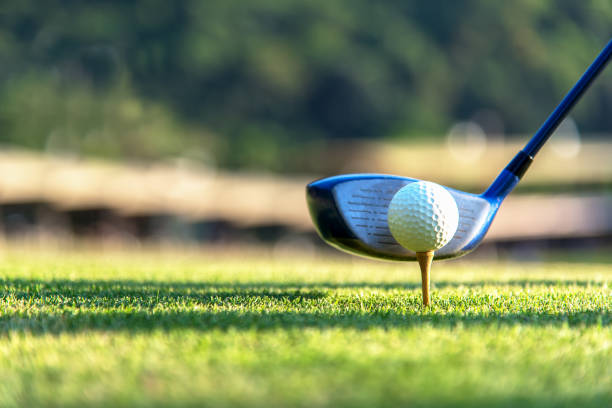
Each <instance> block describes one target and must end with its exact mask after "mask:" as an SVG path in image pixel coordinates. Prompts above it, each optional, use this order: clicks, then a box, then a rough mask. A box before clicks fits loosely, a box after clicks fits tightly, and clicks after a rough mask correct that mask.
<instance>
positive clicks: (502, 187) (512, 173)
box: [483, 150, 533, 201]
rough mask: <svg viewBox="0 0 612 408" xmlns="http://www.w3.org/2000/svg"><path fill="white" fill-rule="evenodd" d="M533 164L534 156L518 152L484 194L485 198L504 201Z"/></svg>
mask: <svg viewBox="0 0 612 408" xmlns="http://www.w3.org/2000/svg"><path fill="white" fill-rule="evenodd" d="M532 162H533V157H532V156H530V155H528V154H527V153H525V152H524V151H522V150H521V151H520V152H518V153H517V155H516V156H514V158H513V159H512V160H511V161H510V163H508V165H507V166H506V167H505V168H504V169H503V170H502V172H501V173H500V174H499V176H497V178H496V179H495V180H494V181H493V183H491V185H490V186H489V188H487V190H486V191H485V192H484V193H483V196H485V197H488V198H493V199H497V200H499V201H501V200H503V199H504V198H505V197H506V196H507V195H508V194H509V193H510V192H511V191H512V189H513V188H514V187H515V186H516V185H517V184H518V182H519V181H520V180H521V178H522V177H523V175H524V174H525V172H526V171H527V169H528V168H529V166H530V165H531V163H532Z"/></svg>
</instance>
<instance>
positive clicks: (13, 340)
mask: <svg viewBox="0 0 612 408" xmlns="http://www.w3.org/2000/svg"><path fill="white" fill-rule="evenodd" d="M611 278H612V266H610V264H606V263H592V262H591V263H584V264H582V263H576V262H574V263H546V264H533V263H465V262H443V263H439V264H434V269H433V271H432V281H433V307H431V308H429V309H424V308H422V307H421V306H420V304H419V302H420V286H419V279H420V277H419V273H418V270H417V266H416V264H402V265H398V264H384V263H371V262H357V261H352V260H325V259H313V258H304V259H300V257H285V258H283V259H274V258H271V257H269V256H268V255H261V256H260V255H258V254H256V253H247V254H244V255H243V256H238V255H236V254H233V255H232V254H227V253H222V254H216V253H215V252H213V251H212V250H211V251H209V252H208V253H207V254H204V255H195V254H189V253H185V252H179V253H174V254H171V253H163V252H162V253H155V252H137V253H127V252H126V253H119V252H115V253H112V254H110V255H109V254H103V253H95V252H76V253H70V254H59V253H56V254H52V253H40V252H28V251H25V250H5V252H4V253H3V254H2V256H0V406H2V407H5V406H7V407H10V406H37V405H38V406H58V407H59V406H62V407H63V406H67V407H76V406H79V407H82V406H123V405H136V406H262V407H263V406H265V407H283V406H303V407H319V406H363V407H372V406H389V407H395V406H414V407H419V406H438V407H440V406H442V407H444V406H466V407H468V406H469V407H497V406H508V407H512V406H523V407H524V406H538V407H553V406H567V407H570V406H571V407H577V406H580V407H590V406H592V407H604V406H611V405H612V290H611V288H610V282H611V281H612V279H611Z"/></svg>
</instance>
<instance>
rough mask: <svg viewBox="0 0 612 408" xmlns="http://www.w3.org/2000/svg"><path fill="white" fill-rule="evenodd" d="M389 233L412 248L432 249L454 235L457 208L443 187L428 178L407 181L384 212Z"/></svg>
mask: <svg viewBox="0 0 612 408" xmlns="http://www.w3.org/2000/svg"><path fill="white" fill-rule="evenodd" d="M387 218H388V222H389V229H390V230H391V235H393V237H394V238H395V240H396V241H397V242H398V243H399V244H400V245H402V246H403V247H404V248H407V249H410V250H412V251H415V252H427V251H435V250H437V249H440V248H442V247H443V246H444V245H446V244H447V243H448V242H449V241H450V240H451V239H452V238H453V235H455V231H456V230H457V225H458V223H459V210H458V209H457V203H456V202H455V199H454V198H453V196H452V195H451V194H450V193H449V192H448V190H446V189H445V188H444V187H442V186H440V185H438V184H435V183H431V182H428V181H416V182H414V183H410V184H408V185H406V186H404V187H403V188H401V189H400V190H398V192H397V193H395V195H394V196H393V198H392V199H391V203H390V204H389V210H388V214H387Z"/></svg>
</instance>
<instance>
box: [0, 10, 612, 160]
mask: <svg viewBox="0 0 612 408" xmlns="http://www.w3.org/2000/svg"><path fill="white" fill-rule="evenodd" d="M611 25H612V3H611V2H610V1H609V0H586V1H580V2H576V1H572V0H562V1H555V2H553V1H551V0H547V1H528V0H521V1H514V2H490V1H484V0H470V1H462V2H450V1H429V2H417V1H393V0H387V1H382V2H368V1H365V0H350V1H349V0H344V1H327V0H283V1H280V0H251V1H248V2H240V1H233V0H206V1H200V0H185V1H175V2H170V1H166V0H132V1H123V0H121V1H120V0H115V1H110V0H109V1H104V2H101V1H71V0H63V1H59V0H55V1H53V0H50V1H45V2H36V1H34V0H21V1H18V2H17V1H14V2H3V4H1V5H0V61H1V63H0V142H2V143H8V144H15V145H20V146H26V147H28V148H33V149H47V150H61V151H69V152H74V153H75V154H88V155H89V154H93V155H101V156H104V157H111V158H132V159H133V158H142V159H155V158H159V157H164V156H174V155H185V154H188V155H192V156H194V157H197V158H200V159H201V160H205V161H209V162H214V163H216V164H219V165H221V166H225V167H231V168H238V167H247V168H260V169H268V170H276V171H280V170H282V171H307V170H310V169H312V168H316V166H315V165H314V164H313V162H316V160H317V158H316V155H314V156H312V154H313V152H316V151H318V150H319V149H321V148H324V147H325V143H326V141H329V140H331V139H339V138H393V137H395V138H400V137H401V138H425V137H431V136H436V135H438V136H439V135H443V134H444V133H445V132H446V131H447V129H448V128H449V126H451V124H452V123H453V122H454V121H457V120H470V119H472V120H476V121H481V122H482V123H481V124H482V125H483V127H484V128H485V130H487V126H489V125H490V123H491V121H490V120H488V119H487V118H489V119H490V118H491V117H493V118H494V119H495V120H494V121H493V122H495V124H496V127H495V128H494V129H492V130H494V131H504V132H506V133H518V132H532V131H534V130H535V129H536V128H537V127H538V126H539V124H540V122H541V121H542V120H543V119H544V118H545V116H546V115H547V114H548V112H549V111H550V110H551V109H552V108H553V107H554V106H555V104H556V103H557V102H558V100H559V99H560V98H561V97H562V96H563V94H564V93H565V92H566V91H567V90H568V89H569V87H570V86H571V85H572V84H573V83H574V81H575V80H576V79H577V77H578V75H579V74H580V73H582V72H583V70H584V69H585V67H586V65H587V64H588V63H590V62H591V60H592V58H593V57H594V56H595V55H596V53H597V52H598V51H599V50H600V48H601V47H602V46H603V45H604V44H605V42H606V41H607V40H608V37H609V35H610V27H611ZM611 111H612V75H609V74H608V75H605V77H604V78H602V80H601V81H600V82H598V84H597V86H596V87H595V88H594V89H593V90H592V91H591V92H590V93H589V95H588V97H587V98H585V100H584V101H583V103H581V104H580V106H579V108H578V109H577V111H576V114H575V119H576V120H577V122H578V124H579V126H580V127H581V129H582V130H583V131H590V132H603V131H610V129H612V115H610V112H611ZM483 118H484V119H483ZM305 154H308V155H309V157H307V158H305V157H303V156H304V155H305Z"/></svg>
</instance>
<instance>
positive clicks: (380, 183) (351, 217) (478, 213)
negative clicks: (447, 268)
mask: <svg viewBox="0 0 612 408" xmlns="http://www.w3.org/2000/svg"><path fill="white" fill-rule="evenodd" d="M415 181H418V180H416V179H411V178H406V177H398V176H390V175H380V174H352V175H343V176H335V177H329V178H326V179H322V180H318V181H315V182H313V183H310V184H309V185H308V186H307V187H306V198H307V202H308V207H309V210H310V215H311V217H312V219H313V221H314V224H315V226H316V228H317V231H318V232H319V235H320V236H321V237H322V238H323V239H324V240H325V241H326V242H327V243H329V244H330V245H332V246H334V247H336V248H338V249H341V250H343V251H346V252H350V253H352V254H356V255H360V256H365V257H369V258H377V259H387V260H396V261H413V260H415V259H416V254H415V253H414V252H412V251H410V250H408V249H405V248H404V247H402V246H401V245H400V244H399V243H398V242H397V241H396V240H395V239H394V238H393V236H392V235H391V232H390V231H389V226H388V223H387V208H388V206H389V203H390V202H391V199H392V198H393V196H394V195H395V193H396V192H397V191H398V190H399V189H400V188H402V187H404V186H405V185H407V184H409V183H413V182H415ZM445 188H446V189H447V190H448V191H449V192H450V193H451V194H452V196H453V198H455V201H456V202H457V207H458V208H459V226H458V227H457V232H456V233H455V235H454V236H453V238H452V240H451V241H450V242H449V243H448V244H446V245H445V246H444V247H442V248H440V249H438V250H437V251H436V252H435V259H448V258H456V257H459V256H462V255H465V254H467V253H469V252H470V251H472V250H473V249H475V248H476V247H477V246H478V244H479V243H480V242H481V241H482V239H483V238H484V235H485V233H486V232H487V230H488V228H489V226H490V224H491V221H492V220H493V217H494V216H495V213H496V212H497V209H498V208H499V202H498V201H497V200H491V199H488V198H486V197H484V196H480V195H475V194H470V193H466V192H463V191H458V190H454V189H451V188H448V187H445Z"/></svg>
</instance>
